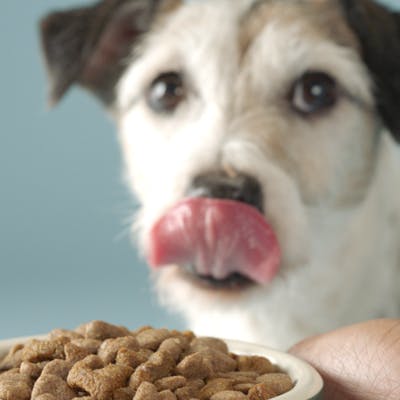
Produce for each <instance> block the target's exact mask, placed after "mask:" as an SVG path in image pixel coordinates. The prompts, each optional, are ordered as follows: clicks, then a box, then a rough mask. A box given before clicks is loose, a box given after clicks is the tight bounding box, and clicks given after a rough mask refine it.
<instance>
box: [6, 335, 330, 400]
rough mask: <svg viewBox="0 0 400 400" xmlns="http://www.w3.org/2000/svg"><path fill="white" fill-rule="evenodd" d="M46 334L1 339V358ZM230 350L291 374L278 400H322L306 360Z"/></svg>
mask: <svg viewBox="0 0 400 400" xmlns="http://www.w3.org/2000/svg"><path fill="white" fill-rule="evenodd" d="M44 338H46V336H45V335H40V336H39V335H38V336H32V337H22V338H14V339H7V340H0V358H1V357H4V356H5V355H6V354H7V353H8V351H9V350H10V349H11V348H12V347H13V346H14V345H16V344H19V343H24V342H26V341H28V340H30V339H44ZM225 342H226V343H227V345H228V347H229V350H230V351H231V352H233V353H236V354H244V355H259V356H264V357H267V358H268V359H269V360H270V361H271V362H272V363H273V364H275V365H278V366H279V368H280V369H282V370H283V371H284V372H286V373H287V374H289V376H290V377H291V378H292V380H293V382H294V383H295V386H294V388H293V389H292V390H290V391H289V392H287V393H285V394H282V395H280V396H277V397H274V399H276V400H321V399H322V395H321V391H322V387H323V381H322V378H321V376H320V375H319V374H318V372H317V371H316V370H315V369H314V368H313V367H311V366H310V365H309V364H307V363H306V362H304V361H302V360H300V359H298V358H296V357H294V356H292V355H290V354H287V353H284V352H281V351H277V350H272V349H270V348H268V347H264V346H259V345H256V344H252V343H245V342H239V341H235V340H225Z"/></svg>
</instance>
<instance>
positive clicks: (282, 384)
mask: <svg viewBox="0 0 400 400" xmlns="http://www.w3.org/2000/svg"><path fill="white" fill-rule="evenodd" d="M257 382H259V383H264V384H266V385H267V386H269V387H270V388H271V389H272V390H273V391H274V392H275V393H276V394H278V395H279V394H282V393H286V392H288V391H289V390H291V389H293V382H292V380H291V379H290V376H289V375H287V374H283V373H273V374H264V375H261V376H260V377H258V378H257Z"/></svg>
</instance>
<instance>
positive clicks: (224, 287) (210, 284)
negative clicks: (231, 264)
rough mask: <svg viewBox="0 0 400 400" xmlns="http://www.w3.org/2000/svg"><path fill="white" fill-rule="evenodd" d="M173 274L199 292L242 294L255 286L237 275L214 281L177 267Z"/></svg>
mask: <svg viewBox="0 0 400 400" xmlns="http://www.w3.org/2000/svg"><path fill="white" fill-rule="evenodd" d="M175 272H176V274H177V275H178V276H179V278H180V279H182V280H184V281H186V282H187V283H190V284H191V285H193V286H195V287H196V288H198V289H200V290H201V289H203V290H206V291H214V292H226V293H232V294H233V293H234V292H243V291H245V290H247V289H250V288H254V287H255V286H257V283H256V282H254V281H252V280H251V279H249V278H247V277H245V276H244V275H242V274H239V273H234V274H231V275H229V276H227V277H226V278H224V279H216V278H214V277H212V276H205V275H200V274H198V273H196V272H195V269H194V268H192V267H180V266H177V267H176V270H175Z"/></svg>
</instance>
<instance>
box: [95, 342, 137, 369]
mask: <svg viewBox="0 0 400 400" xmlns="http://www.w3.org/2000/svg"><path fill="white" fill-rule="evenodd" d="M122 348H125V349H128V350H134V351H137V350H139V343H138V342H137V340H136V339H135V338H134V337H133V336H124V337H119V338H115V339H107V340H105V341H104V342H103V343H102V344H101V345H100V348H99V350H98V353H97V355H98V356H99V357H100V358H101V359H102V360H103V361H104V363H105V364H109V363H112V362H114V361H115V358H116V356H117V353H118V351H119V350H120V349H122Z"/></svg>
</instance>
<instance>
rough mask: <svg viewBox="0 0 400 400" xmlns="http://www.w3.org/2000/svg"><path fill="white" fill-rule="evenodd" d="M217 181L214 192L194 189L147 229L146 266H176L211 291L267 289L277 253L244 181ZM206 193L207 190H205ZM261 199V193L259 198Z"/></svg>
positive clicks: (274, 240)
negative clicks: (260, 286)
mask: <svg viewBox="0 0 400 400" xmlns="http://www.w3.org/2000/svg"><path fill="white" fill-rule="evenodd" d="M220 181H221V178H220V176H218V190H217V189H215V187H214V186H215V185H214V186H213V185H210V184H209V182H208V183H207V188H208V189H207V190H205V189H204V187H201V188H200V189H199V187H196V190H194V191H192V193H193V192H194V193H195V197H187V198H184V199H183V200H181V201H180V202H178V203H177V204H175V205H174V206H173V207H172V208H170V209H169V210H168V211H167V212H166V213H165V214H164V215H163V216H162V217H161V218H160V219H159V220H158V221H157V222H156V223H155V224H154V226H153V227H152V229H151V232H150V235H149V241H148V249H147V250H148V261H149V264H150V265H151V266H152V267H153V268H162V267H164V266H168V265H178V266H179V267H181V270H182V272H183V274H184V275H185V276H186V277H187V276H190V277H191V278H192V279H193V278H194V279H196V281H197V282H198V283H199V284H200V285H202V286H207V287H209V288H210V287H211V288H215V289H220V288H224V289H227V288H228V289H236V288H243V287H246V286H249V284H254V283H255V284H262V285H264V284H267V283H269V282H270V281H271V280H272V279H273V278H274V277H275V276H276V274H277V272H278V269H279V265H280V261H281V253H280V246H279V243H278V240H277V238H276V235H275V233H274V230H273V229H272V227H271V225H270V224H269V223H268V222H267V221H266V219H265V217H264V215H263V214H262V212H261V207H260V206H259V205H258V204H260V201H255V199H258V197H259V196H258V195H257V196H255V194H254V193H255V192H256V191H255V189H254V183H253V182H251V185H250V186H249V179H248V178H246V180H245V181H243V179H241V180H240V185H238V183H237V182H236V181H235V183H234V184H232V183H231V182H230V181H228V182H229V187H228V184H227V178H225V177H224V178H223V185H222V186H223V190H221V182H220ZM210 187H212V190H210V189H209V188H210ZM260 193H261V192H260Z"/></svg>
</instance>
